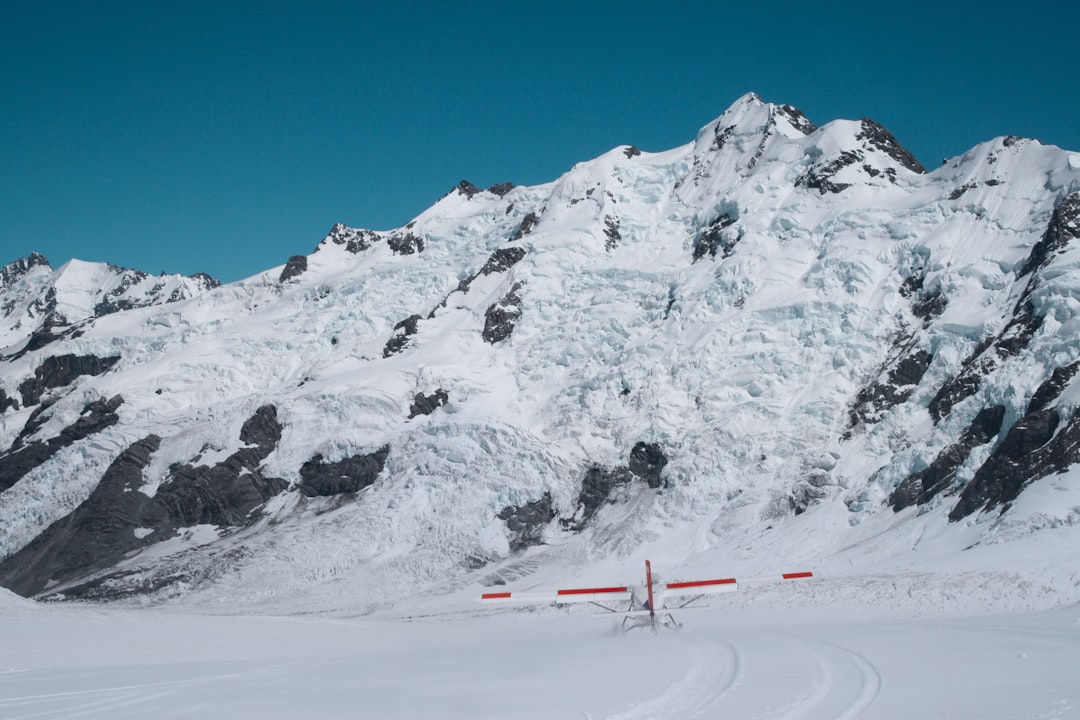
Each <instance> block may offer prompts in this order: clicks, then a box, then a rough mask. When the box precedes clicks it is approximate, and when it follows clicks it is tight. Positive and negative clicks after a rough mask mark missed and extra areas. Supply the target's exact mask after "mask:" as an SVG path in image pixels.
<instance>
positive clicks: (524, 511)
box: [498, 493, 555, 552]
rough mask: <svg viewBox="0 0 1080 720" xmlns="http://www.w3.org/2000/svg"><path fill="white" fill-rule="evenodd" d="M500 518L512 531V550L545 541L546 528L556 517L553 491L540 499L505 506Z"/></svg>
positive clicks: (519, 550)
mask: <svg viewBox="0 0 1080 720" xmlns="http://www.w3.org/2000/svg"><path fill="white" fill-rule="evenodd" d="M498 518H499V519H500V520H502V521H503V522H505V523H506V529H507V530H509V531H510V551H511V552H521V551H522V550H524V549H526V548H528V547H532V546H534V545H540V544H542V543H543V534H544V529H545V528H547V527H548V526H549V525H550V524H551V521H552V520H554V519H555V508H554V506H553V503H552V499H551V493H544V496H543V497H541V498H540V499H539V500H533V501H532V502H528V503H525V504H524V505H521V506H518V507H514V506H507V507H505V508H503V509H502V510H501V511H500V512H499V514H498Z"/></svg>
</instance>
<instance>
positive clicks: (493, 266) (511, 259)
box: [480, 247, 525, 275]
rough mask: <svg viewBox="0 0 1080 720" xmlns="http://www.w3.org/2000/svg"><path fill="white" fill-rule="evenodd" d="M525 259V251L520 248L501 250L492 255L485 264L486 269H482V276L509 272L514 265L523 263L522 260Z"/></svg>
mask: <svg viewBox="0 0 1080 720" xmlns="http://www.w3.org/2000/svg"><path fill="white" fill-rule="evenodd" d="M523 257H525V249H524V248H519V247H508V248H500V249H498V250H496V251H495V252H493V253H491V257H489V258H488V260H487V262H486V263H484V267H482V268H480V274H481V275H491V274H493V273H497V272H503V271H505V270H509V269H510V268H512V267H513V266H514V265H517V264H518V263H519V262H521V259H522V258H523Z"/></svg>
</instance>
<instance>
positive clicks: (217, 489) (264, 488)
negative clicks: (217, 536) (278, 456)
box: [140, 405, 287, 540]
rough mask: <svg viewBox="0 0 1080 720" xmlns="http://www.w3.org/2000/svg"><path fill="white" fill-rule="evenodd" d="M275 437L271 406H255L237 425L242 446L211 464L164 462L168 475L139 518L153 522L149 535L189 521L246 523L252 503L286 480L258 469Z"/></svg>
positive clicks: (221, 524)
mask: <svg viewBox="0 0 1080 720" xmlns="http://www.w3.org/2000/svg"><path fill="white" fill-rule="evenodd" d="M280 439H281V425H280V424H279V423H278V420H277V408H275V407H274V406H273V405H264V406H262V407H260V408H259V409H258V410H257V411H256V412H255V414H254V415H252V416H251V418H249V419H248V420H247V421H246V422H245V423H244V425H243V427H242V428H241V429H240V441H241V442H242V443H243V444H244V446H243V447H241V448H240V449H239V450H237V451H236V452H234V453H232V454H231V455H230V456H229V457H227V458H225V459H224V460H223V461H221V462H219V463H217V464H215V465H213V466H206V465H194V464H179V463H177V464H174V465H172V466H170V468H169V477H168V478H167V479H166V480H165V482H163V483H162V484H161V486H160V487H159V488H158V490H157V494H156V495H155V496H154V502H153V503H151V504H149V505H148V506H147V508H146V511H145V512H144V513H143V515H142V517H141V518H140V524H141V525H142V526H143V527H147V528H154V530H155V534H156V535H153V536H151V537H152V538H154V539H156V540H161V539H164V538H165V537H167V536H168V535H170V534H172V533H173V532H174V531H175V530H176V529H178V528H181V527H190V526H192V525H216V526H219V527H238V526H243V525H247V524H248V523H249V522H251V521H252V520H253V519H254V518H253V516H252V512H253V511H254V510H255V509H256V508H258V507H259V506H261V505H262V504H263V503H265V502H266V501H267V500H268V499H269V498H270V497H272V496H273V495H276V494H277V493H279V492H281V491H282V490H284V489H285V488H286V486H287V483H286V482H285V481H284V480H280V479H278V478H270V477H264V476H263V474H262V472H261V470H260V466H261V464H262V461H263V460H264V459H265V458H266V456H267V455H269V454H270V453H271V452H272V451H273V449H274V448H275V447H276V446H277V443H278V441H279V440H280Z"/></svg>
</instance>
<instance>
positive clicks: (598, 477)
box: [564, 465, 634, 530]
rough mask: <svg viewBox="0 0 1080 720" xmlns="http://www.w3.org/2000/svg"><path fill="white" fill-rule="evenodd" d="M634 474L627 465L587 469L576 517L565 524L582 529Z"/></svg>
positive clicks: (582, 482) (579, 495)
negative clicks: (615, 491)
mask: <svg viewBox="0 0 1080 720" xmlns="http://www.w3.org/2000/svg"><path fill="white" fill-rule="evenodd" d="M633 478H634V476H633V475H632V474H631V473H630V469H629V468H626V467H617V468H611V469H609V468H604V467H600V466H599V465H593V466H592V467H590V468H589V469H588V470H586V471H585V478H584V479H583V480H582V481H581V492H580V493H579V494H578V512H577V514H576V515H575V519H574V520H571V521H564V524H565V525H567V526H568V527H570V528H571V529H573V530H581V529H582V528H583V527H585V525H586V524H588V522H589V520H591V519H592V517H593V515H595V514H596V511H597V510H599V509H600V506H601V505H603V504H604V503H605V502H607V501H608V498H609V497H610V496H611V492H612V491H613V490H614V489H615V488H617V487H621V486H624V485H627V484H629V483H630V481H631V480H633Z"/></svg>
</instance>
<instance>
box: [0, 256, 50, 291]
mask: <svg viewBox="0 0 1080 720" xmlns="http://www.w3.org/2000/svg"><path fill="white" fill-rule="evenodd" d="M42 266H43V267H47V268H50V269H51V268H52V266H51V265H49V261H48V260H47V259H46V258H45V256H44V255H42V254H41V253H38V252H32V253H30V254H29V255H27V256H26V257H24V258H19V259H18V260H13V261H11V262H9V263H8V264H7V265H5V266H4V267H2V268H0V288H6V287H8V286H9V285H11V284H12V283H13V282H15V281H16V280H18V279H19V278H21V277H22V276H23V275H26V273H28V272H30V270H31V269H33V268H35V267H42Z"/></svg>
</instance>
